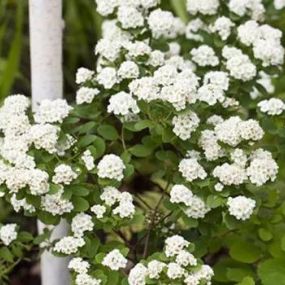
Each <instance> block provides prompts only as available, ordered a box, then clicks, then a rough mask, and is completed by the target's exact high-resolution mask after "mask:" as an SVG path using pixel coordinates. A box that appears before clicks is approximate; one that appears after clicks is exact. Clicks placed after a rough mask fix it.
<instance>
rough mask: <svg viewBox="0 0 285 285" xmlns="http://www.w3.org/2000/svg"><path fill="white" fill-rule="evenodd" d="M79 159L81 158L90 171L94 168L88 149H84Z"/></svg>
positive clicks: (92, 158)
mask: <svg viewBox="0 0 285 285" xmlns="http://www.w3.org/2000/svg"><path fill="white" fill-rule="evenodd" d="M81 159H82V160H83V162H84V164H85V167H86V169H87V170H89V171H90V170H92V169H94V168H95V163H94V157H93V156H92V153H91V151H90V150H89V149H87V150H85V151H84V153H83V155H82V156H81Z"/></svg>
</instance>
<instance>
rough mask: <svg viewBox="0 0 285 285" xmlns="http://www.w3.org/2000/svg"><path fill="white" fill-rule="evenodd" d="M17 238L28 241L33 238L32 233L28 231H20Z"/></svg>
mask: <svg viewBox="0 0 285 285" xmlns="http://www.w3.org/2000/svg"><path fill="white" fill-rule="evenodd" d="M18 240H19V241H21V242H28V241H31V240H33V235H32V234H30V233H28V232H20V233H19V234H18Z"/></svg>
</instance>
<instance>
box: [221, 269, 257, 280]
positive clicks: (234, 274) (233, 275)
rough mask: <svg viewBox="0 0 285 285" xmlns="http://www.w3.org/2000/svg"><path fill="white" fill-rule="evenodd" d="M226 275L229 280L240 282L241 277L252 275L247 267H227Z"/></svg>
mask: <svg viewBox="0 0 285 285" xmlns="http://www.w3.org/2000/svg"><path fill="white" fill-rule="evenodd" d="M226 271H227V277H228V278H229V280H231V281H235V282H240V281H242V280H243V278H245V277H248V276H249V275H252V272H251V270H250V269H249V268H227V269H226Z"/></svg>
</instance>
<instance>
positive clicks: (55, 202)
mask: <svg viewBox="0 0 285 285" xmlns="http://www.w3.org/2000/svg"><path fill="white" fill-rule="evenodd" d="M63 192H64V191H63V187H62V188H61V189H60V190H59V191H58V192H57V193H54V194H46V195H44V196H42V197H41V207H42V209H43V210H44V211H46V212H48V213H51V214H52V215H53V216H56V215H60V216H61V215H63V214H64V213H70V212H71V211H72V210H73V209H74V206H73V204H72V202H70V201H68V200H67V199H65V198H64V197H63Z"/></svg>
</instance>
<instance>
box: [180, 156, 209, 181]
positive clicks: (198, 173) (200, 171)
mask: <svg viewBox="0 0 285 285" xmlns="http://www.w3.org/2000/svg"><path fill="white" fill-rule="evenodd" d="M179 172H180V173H181V174H182V176H183V177H184V178H185V179H186V180H187V181H188V182H192V181H194V180H196V179H198V178H200V179H205V178H206V177H207V173H206V171H205V170H204V168H203V167H202V166H201V165H200V164H199V162H198V161H197V159H195V158H184V159H182V160H181V161H180V163H179Z"/></svg>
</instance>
